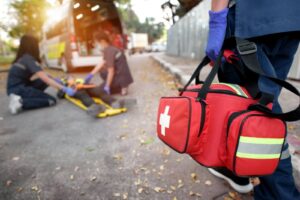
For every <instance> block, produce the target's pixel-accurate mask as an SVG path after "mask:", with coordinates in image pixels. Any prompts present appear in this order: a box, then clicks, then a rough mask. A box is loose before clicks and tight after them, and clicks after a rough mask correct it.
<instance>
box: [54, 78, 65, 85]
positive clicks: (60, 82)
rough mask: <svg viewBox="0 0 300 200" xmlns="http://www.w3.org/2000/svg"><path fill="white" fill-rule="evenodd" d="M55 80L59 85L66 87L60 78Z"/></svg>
mask: <svg viewBox="0 0 300 200" xmlns="http://www.w3.org/2000/svg"><path fill="white" fill-rule="evenodd" d="M53 80H54V81H55V82H56V83H58V84H61V85H64V83H63V82H62V81H61V79H60V78H53Z"/></svg>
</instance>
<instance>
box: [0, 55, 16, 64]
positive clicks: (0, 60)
mask: <svg viewBox="0 0 300 200" xmlns="http://www.w3.org/2000/svg"><path fill="white" fill-rule="evenodd" d="M13 59H14V57H13V56H0V65H9V64H10V63H11V62H12V61H13Z"/></svg>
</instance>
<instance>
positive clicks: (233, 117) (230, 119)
mask: <svg viewBox="0 0 300 200" xmlns="http://www.w3.org/2000/svg"><path fill="white" fill-rule="evenodd" d="M250 111H251V110H242V111H238V112H234V113H232V114H231V115H230V117H229V118H228V122H227V130H226V139H227V138H228V134H229V128H230V126H231V124H232V122H233V120H234V119H236V118H237V117H239V116H240V115H242V114H245V113H247V112H250Z"/></svg>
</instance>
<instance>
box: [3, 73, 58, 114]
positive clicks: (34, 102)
mask: <svg viewBox="0 0 300 200" xmlns="http://www.w3.org/2000/svg"><path fill="white" fill-rule="evenodd" d="M47 87H48V86H47V84H45V83H44V82H43V81H42V80H40V79H37V80H35V81H33V82H31V83H30V85H19V86H15V87H13V88H9V90H8V94H11V93H14V94H16V95H19V96H21V97H22V105H23V106H22V108H23V109H24V110H29V109H36V108H43V107H48V106H51V105H53V103H56V99H55V98H54V97H52V96H50V95H48V94H46V93H44V92H43V91H44V90H45V89H46V88H47ZM51 102H52V103H51Z"/></svg>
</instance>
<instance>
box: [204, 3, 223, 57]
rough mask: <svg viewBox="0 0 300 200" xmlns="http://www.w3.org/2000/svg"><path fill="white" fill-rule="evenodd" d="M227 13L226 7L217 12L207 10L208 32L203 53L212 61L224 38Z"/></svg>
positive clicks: (218, 51) (216, 55)
mask: <svg viewBox="0 0 300 200" xmlns="http://www.w3.org/2000/svg"><path fill="white" fill-rule="evenodd" d="M227 14H228V8H225V9H223V10H221V11H218V12H214V11H209V32H208V41H207V46H206V50H205V53H206V55H207V56H208V57H209V58H210V59H211V60H212V61H216V59H217V57H218V54H219V53H220V50H221V48H222V45H223V42H224V39H225V33H226V26H227Z"/></svg>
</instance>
